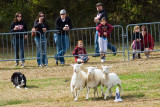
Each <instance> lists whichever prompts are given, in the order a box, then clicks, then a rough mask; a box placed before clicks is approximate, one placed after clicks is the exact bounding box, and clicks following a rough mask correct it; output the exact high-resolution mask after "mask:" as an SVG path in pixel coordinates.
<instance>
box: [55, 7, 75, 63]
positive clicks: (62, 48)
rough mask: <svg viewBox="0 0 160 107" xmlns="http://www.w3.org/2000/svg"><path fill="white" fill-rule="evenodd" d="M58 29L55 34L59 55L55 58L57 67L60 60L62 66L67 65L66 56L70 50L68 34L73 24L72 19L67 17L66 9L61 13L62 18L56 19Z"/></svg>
mask: <svg viewBox="0 0 160 107" xmlns="http://www.w3.org/2000/svg"><path fill="white" fill-rule="evenodd" d="M56 29H57V30H59V31H58V32H56V33H55V34H54V40H55V43H56V48H57V54H56V55H55V56H54V57H55V59H56V64H57V65H58V60H59V61H60V64H65V60H64V54H65V53H66V51H67V49H68V48H69V38H68V33H67V32H68V31H69V30H70V29H72V23H71V19H70V17H69V16H67V13H66V10H64V9H62V10H61V11H60V17H58V18H57V19H56Z"/></svg>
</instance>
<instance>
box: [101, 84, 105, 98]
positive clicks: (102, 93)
mask: <svg viewBox="0 0 160 107" xmlns="http://www.w3.org/2000/svg"><path fill="white" fill-rule="evenodd" d="M101 95H102V97H104V92H103V86H102V85H101Z"/></svg>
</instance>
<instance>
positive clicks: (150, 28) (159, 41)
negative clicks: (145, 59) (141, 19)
mask: <svg viewBox="0 0 160 107" xmlns="http://www.w3.org/2000/svg"><path fill="white" fill-rule="evenodd" d="M135 26H139V28H140V33H142V28H141V27H142V26H145V28H146V31H145V32H146V34H149V35H151V37H152V38H150V37H149V36H146V39H145V40H144V37H143V36H142V39H141V41H140V42H139V43H140V45H141V49H140V50H138V51H136V53H145V52H149V51H160V22H151V23H139V24H129V25H128V26H127V27H126V35H127V53H128V60H129V59H130V54H133V53H135V52H134V51H133V50H132V48H131V44H132V42H133V34H134V33H133V29H134V27H135ZM137 36H140V35H137ZM152 39H153V41H154V44H153V43H151V42H150V41H152ZM142 43H143V44H142ZM144 43H147V44H144ZM153 45H154V46H153ZM148 47H151V48H153V50H144V49H145V48H148ZM136 48H137V47H136ZM143 48H144V49H143Z"/></svg>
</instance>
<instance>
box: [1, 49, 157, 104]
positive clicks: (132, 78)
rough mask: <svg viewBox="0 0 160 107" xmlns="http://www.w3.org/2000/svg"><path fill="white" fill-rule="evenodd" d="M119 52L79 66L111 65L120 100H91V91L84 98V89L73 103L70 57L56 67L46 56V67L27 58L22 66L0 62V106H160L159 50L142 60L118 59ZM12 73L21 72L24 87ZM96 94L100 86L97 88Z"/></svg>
mask: <svg viewBox="0 0 160 107" xmlns="http://www.w3.org/2000/svg"><path fill="white" fill-rule="evenodd" d="M121 56H122V54H118V55H116V56H112V55H107V61H106V62H105V63H101V62H100V57H97V58H93V57H91V56H90V60H89V62H88V63H86V64H84V65H83V66H82V70H84V71H85V72H87V71H86V69H84V68H85V67H87V66H97V67H98V68H101V65H102V64H103V65H108V66H113V68H111V69H110V72H115V73H117V74H118V75H119V77H120V79H121V81H122V88H123V95H122V96H121V97H122V99H123V102H119V103H115V102H114V98H115V87H114V88H113V89H112V92H113V96H112V97H107V100H103V98H102V97H101V96H99V98H96V99H93V90H91V91H90V98H89V100H85V96H86V89H83V91H82V92H81V93H80V96H79V101H78V102H74V100H73V98H72V95H71V92H70V80H71V76H72V74H73V70H72V69H73V68H72V67H71V66H70V64H73V63H74V58H66V65H58V66H56V64H55V62H54V59H49V64H48V67H47V68H39V67H37V63H36V60H27V61H26V64H25V65H26V66H25V68H21V67H13V65H14V62H0V106H8V107H22V106H23V107H44V106H46V107H55V106H58V107H59V106H60V107H61V106H67V107H68V106H74V107H75V106H95V107H108V106H109V107H110V106H111V107H112V106H114V107H116V106H124V107H146V106H148V107H159V106H160V63H159V62H160V59H159V56H160V53H158V52H155V53H152V55H151V57H150V58H149V59H146V58H145V56H143V54H142V59H136V60H132V61H122V59H123V57H121ZM13 72H22V73H24V74H25V76H26V77H27V87H28V89H27V90H25V89H20V90H19V89H16V88H14V87H13V86H12V83H11V82H10V78H11V75H12V73H13ZM98 90H99V93H100V87H99V89H98Z"/></svg>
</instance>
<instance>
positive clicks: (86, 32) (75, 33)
mask: <svg viewBox="0 0 160 107" xmlns="http://www.w3.org/2000/svg"><path fill="white" fill-rule="evenodd" d="M113 27H114V30H113V31H112V32H111V34H110V36H109V38H108V41H109V42H110V43H111V44H112V45H113V46H115V47H116V48H117V51H116V52H112V51H107V53H106V54H113V53H122V54H123V55H122V57H123V59H124V56H125V54H124V37H123V35H124V34H123V33H124V32H123V27H122V26H120V25H115V26H113ZM55 32H57V30H49V31H47V32H46V34H47V41H48V42H47V46H48V48H47V49H48V50H47V56H48V58H54V55H55V54H56V45H55V43H54V33H55ZM95 32H96V27H88V28H74V29H71V30H70V31H69V32H68V37H69V49H68V50H67V51H66V54H65V56H64V57H73V56H76V55H72V52H73V50H74V48H75V46H76V45H77V42H78V40H82V41H83V45H84V47H85V49H86V51H87V55H88V56H89V55H94V54H95V50H94V41H95Z"/></svg>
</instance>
